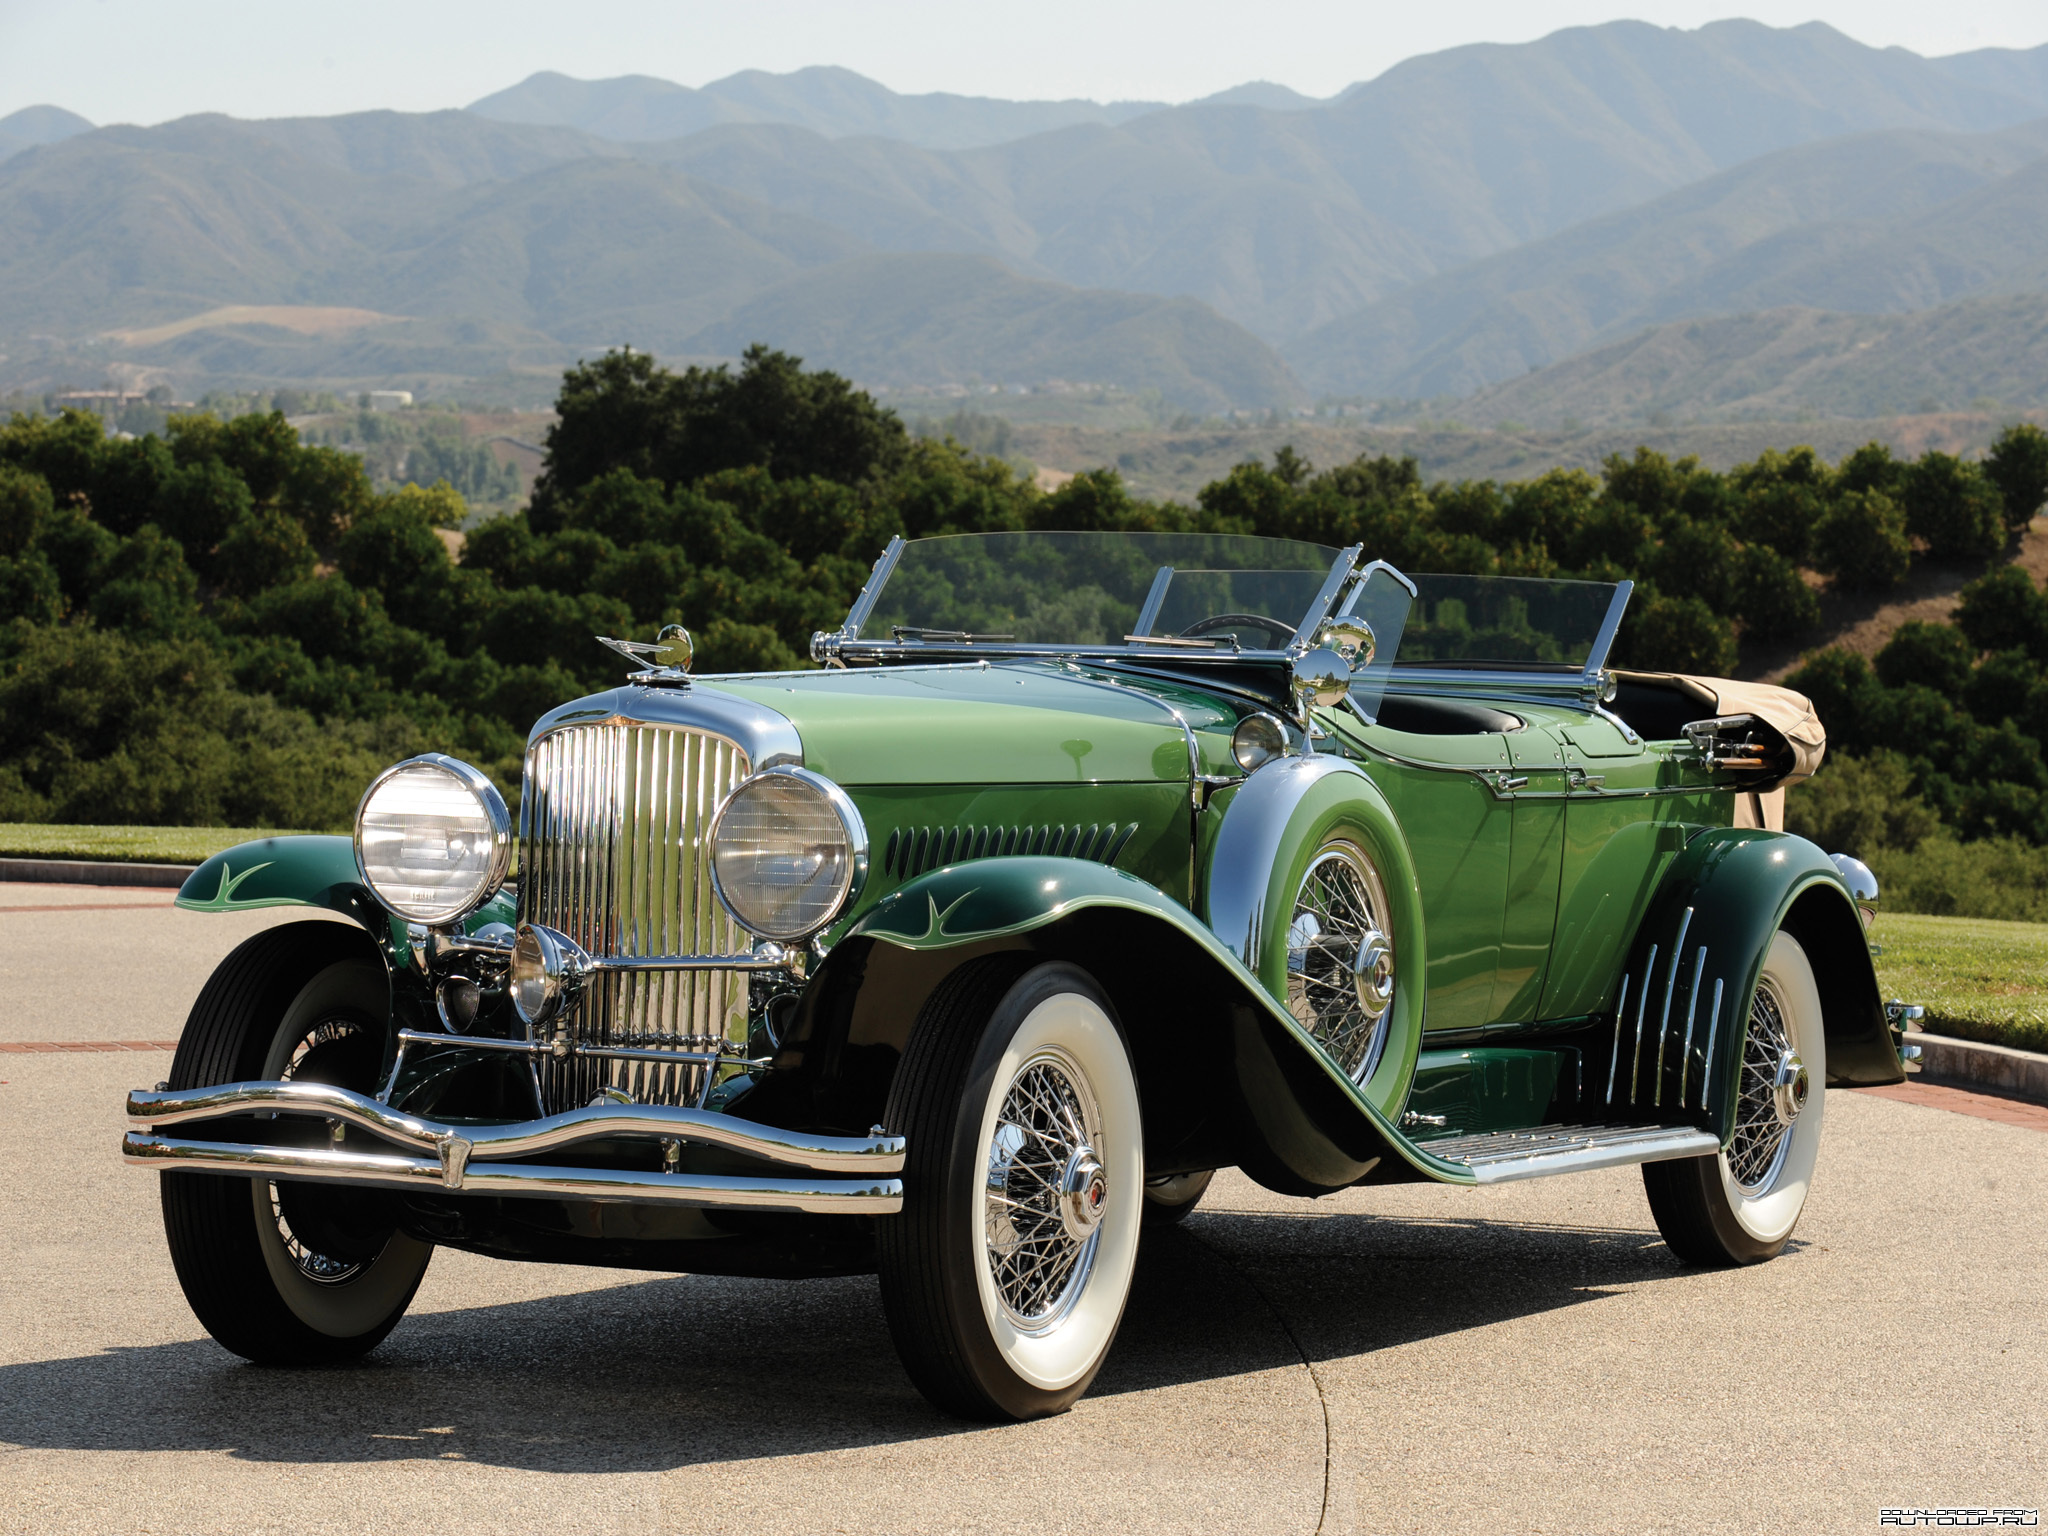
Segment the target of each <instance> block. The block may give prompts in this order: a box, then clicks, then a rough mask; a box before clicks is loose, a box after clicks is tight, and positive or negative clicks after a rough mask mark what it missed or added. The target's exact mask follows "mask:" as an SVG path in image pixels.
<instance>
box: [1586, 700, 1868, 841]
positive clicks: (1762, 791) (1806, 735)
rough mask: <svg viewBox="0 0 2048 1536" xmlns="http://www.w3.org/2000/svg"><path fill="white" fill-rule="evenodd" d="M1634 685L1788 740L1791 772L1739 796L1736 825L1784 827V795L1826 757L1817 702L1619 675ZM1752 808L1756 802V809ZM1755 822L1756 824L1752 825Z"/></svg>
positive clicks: (1823, 729) (1824, 737) (1823, 731)
mask: <svg viewBox="0 0 2048 1536" xmlns="http://www.w3.org/2000/svg"><path fill="white" fill-rule="evenodd" d="M1614 675H1615V676H1616V677H1619V678H1623V679H1626V680H1628V681H1630V682H1637V683H1651V684H1657V685H1661V686H1663V687H1666V688H1672V689H1676V690H1677V691H1678V692H1680V693H1682V694H1685V695H1686V696H1688V697H1689V698H1692V699H1695V700H1697V701H1698V702H1699V704H1700V706H1701V714H1702V718H1704V717H1705V716H1706V715H1755V716H1756V717H1757V719H1759V720H1761V721H1763V722H1764V724H1766V725H1768V726H1769V727H1770V728H1771V729H1772V730H1774V731H1776V732H1777V733H1778V734H1779V735H1780V736H1782V737H1784V738H1785V741H1786V744H1787V745H1788V746H1790V747H1791V748H1792V769H1791V771H1790V772H1789V773H1787V774H1786V775H1785V776H1784V777H1783V778H1781V779H1778V780H1777V781H1776V782H1774V783H1772V784H1769V785H1766V786H1763V787H1761V788H1758V789H1756V790H1753V791H1750V792H1749V793H1747V794H1744V795H1742V796H1740V797H1739V798H1738V800H1737V802H1736V825H1737V826H1757V827H1769V828H1771V829H1772V830H1773V831H1782V830H1783V829H1784V826H1785V790H1786V788H1787V787H1788V786H1790V785H1793V784H1797V783H1798V782H1799V781H1800V780H1801V779H1807V778H1811V777H1812V776H1813V774H1814V771H1815V770H1816V769H1818V768H1819V767H1820V762H1821V759H1822V758H1823V757H1825V756H1826V755H1827V750H1828V733H1827V728H1826V727H1825V726H1823V725H1822V724H1821V723H1820V716H1819V715H1818V714H1816V713H1815V712H1814V708H1813V700H1811V699H1809V698H1808V697H1807V696H1806V695H1805V694H1803V693H1794V692H1793V691H1792V690H1791V689H1790V688H1780V687H1778V686H1777V685H1776V684H1775V683H1745V682H1740V681H1738V680H1737V679H1735V678H1732V677H1691V676H1688V675H1687V674H1685V673H1683V672H1616V673H1615V674H1614ZM1752 802H1754V803H1753V804H1752ZM1751 818H1754V819H1751Z"/></svg>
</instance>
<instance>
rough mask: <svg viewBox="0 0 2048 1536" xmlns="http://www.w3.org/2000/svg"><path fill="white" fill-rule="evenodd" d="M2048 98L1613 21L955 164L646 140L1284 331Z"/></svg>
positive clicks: (737, 131)
mask: <svg viewBox="0 0 2048 1536" xmlns="http://www.w3.org/2000/svg"><path fill="white" fill-rule="evenodd" d="M2025 57H2028V58H2031V57H2032V55H2026V56H2025ZM2044 112H2048V99H2042V98H2041V97H2038V96H2033V95H2026V94H2015V93H2013V92H2008V91H2000V90H1994V89H1989V88H1984V87H1981V86H1974V85H1967V84H1964V83H1963V82H1961V81H1958V80H1956V79H1955V78H1953V77H1951V76H1950V75H1949V74H1947V73H1945V72H1943V70H1941V69H1940V68H1938V67H1936V65H1935V64H1934V63H1933V62H1932V61H1929V60H1926V59H1922V58H1919V57H1917V56H1916V55H1913V54H1909V53H1905V52H1903V51H1901V50H1896V49H1891V50H1879V49H1873V48H1866V47H1864V46H1863V45H1861V44H1859V43H1856V42H1854V41H1852V40H1851V39H1849V38H1846V37H1844V36H1842V35H1841V34H1840V33H1838V32H1835V31H1833V30H1832V29H1830V28H1828V27H1825V26H1821V25H1818V24H1813V25H1808V26H1803V27H1797V28H1792V29H1789V30H1774V29H1771V28H1767V27H1763V26H1761V25H1758V24H1757V23H1754V22H1735V21H1730V22H1716V23H1713V24H1711V25H1708V26H1706V27H1702V28H1700V29H1699V30H1697V31H1692V32H1685V31H1678V30H1675V29H1663V28H1658V27H1652V26H1648V25H1645V24H1642V23H1637V22H1613V23H1608V24H1606V25H1603V26H1598V27H1583V28H1573V29H1568V30H1566V31H1562V32H1558V33H1555V34H1552V35H1551V36H1549V37H1546V38H1543V39H1541V40H1540V41H1537V42H1534V43H1528V44H1520V45H1514V46H1505V45H1479V46H1474V47H1467V48H1455V49H1450V50H1447V51H1445V52H1442V53H1437V54H1431V55H1427V56H1425V57H1422V58H1417V59H1410V60H1408V61H1406V62H1404V63H1402V64H1399V65H1397V66H1395V67H1394V68H1393V69H1390V70H1388V71H1387V72H1386V73H1385V74H1384V75H1381V76H1380V77H1379V78H1377V79H1375V80H1372V81H1369V82H1367V83H1365V84H1362V85H1358V86H1354V87H1353V88H1352V89H1351V90H1349V91H1347V92H1345V93H1344V94H1343V95H1342V96H1340V97H1339V98H1337V99H1336V100H1335V101H1333V102H1331V103H1329V104H1328V105H1323V106H1316V107H1313V108H1309V109H1303V110H1291V111H1270V110H1264V109H1261V108H1256V107H1251V106H1243V105H1215V104H1201V103H1197V104H1193V105H1189V106H1185V107H1177V108H1172V109H1169V110H1164V111H1158V112H1152V113H1148V114H1146V115H1144V116H1140V117H1137V118H1134V119H1132V120H1130V121H1128V122H1125V123H1122V124H1119V125H1115V126H1109V125H1100V124H1096V125H1077V126H1074V127H1069V128H1066V129H1062V130H1059V131H1057V132H1051V133H1043V134H1036V135H1033V136H1031V137H1028V138H1025V139H1021V140H1018V141H1016V142H1014V143H1008V144H1002V145H996V146H991V147H988V148H983V149H976V150H972V151H966V152H961V153H953V154H937V153H933V152H930V151H926V150H922V149H919V148H917V147H915V146H912V145H907V144H899V143H894V142H890V141H886V140H864V139H856V140H834V139H827V138H824V137H822V136H818V137H815V138H811V139H809V140H805V139H803V138H802V137H801V136H798V135H795V134H793V133H792V132H791V130H789V129H788V128H786V127H779V126H772V125H760V126H746V125H742V126H735V127H727V128H724V129H720V130H718V131H717V132H716V133H715V134H711V135H704V136H700V138H697V139H687V140H684V141H682V142H681V143H680V144H678V145H674V146H656V147H654V148H652V149H650V150H647V151H644V152H647V153H653V154H657V155H660V156H662V157H664V158H670V157H675V158H678V159H679V160H680V161H681V162H682V163H686V164H687V166H688V168H689V170H690V171H691V173H692V174H693V175H696V176H699V177H702V178H703V179H705V180H708V181H715V182H718V183H720V184H721V185H728V186H732V187H734V188H735V189H736V190H741V191H745V192H747V193H748V194H749V195H750V196H756V197H761V198H763V199H765V200H767V201H771V202H775V203H776V204H777V205H778V206H786V207H791V208H793V209H798V210H801V211H804V212H807V213H811V214H813V215H814V216H827V215H824V214H823V209H824V208H826V207H828V206H848V207H853V208H857V209H858V210H859V212H860V216H861V217H863V218H865V219H867V220H868V221H869V223H868V224H867V225H866V226H864V235H865V237H866V238H869V239H871V240H875V241H876V242H877V243H878V244H883V245H887V246H891V247H898V248H900V245H901V244H903V243H908V242H910V241H917V242H922V244H921V247H920V248H931V246H930V242H932V241H933V240H936V239H943V240H944V241H945V242H946V244H947V247H948V248H951V249H980V250H986V251H989V252H990V253H992V254H995V255H998V256H1001V257H1002V258H1003V259H1004V260H1005V261H1006V262H1008V263H1010V264H1011V265H1013V266H1015V267H1017V268H1018V269H1019V270H1022V271H1026V272H1030V273H1033V274H1035V275H1041V276H1048V277H1054V278H1057V279H1060V280H1062V281H1065V282H1070V283H1075V284H1079V285H1082V286H1088V287H1115V288H1128V289H1135V290H1139V291H1144V292H1153V293H1162V294H1169V295H1171V294H1189V295H1192V296H1194V297H1197V298H1200V299H1202V300H1204V301H1205V302H1207V303H1209V304H1210V305H1212V306H1213V307H1214V308H1215V309H1217V310H1218V311H1219V312H1220V313H1222V314H1225V315H1227V316H1230V317H1231V318H1233V319H1236V320H1238V321H1239V322H1241V323H1242V324H1244V325H1246V326H1247V327H1248V328H1250V329H1251V330H1253V331H1255V332H1257V333H1258V334H1260V335H1262V336H1265V337H1267V338H1268V339H1269V340H1285V339H1286V338H1289V337H1292V336H1296V335H1298V334H1300V333H1302V332H1305V331H1308V330H1311V329H1313V328H1314V327H1316V326H1318V325H1321V324H1323V323H1325V322H1327V321H1330V320H1333V319H1335V318H1337V317H1339V316H1342V315H1345V314H1349V313H1351V312H1353V311H1355V310H1357V309H1359V308H1360V307H1361V306H1363V305H1365V304H1368V303H1370V302H1372V301H1374V300H1376V299H1379V298H1383V297H1385V296H1387V295H1389V294H1391V293H1393V292H1394V291H1396V290H1397V289H1399V288H1402V287H1405V286H1406V285H1407V284H1409V283H1412V282H1417V281H1420V280H1423V279H1425V278H1429V277H1431V276H1434V275H1436V274H1438V273H1441V272H1446V271H1449V270H1451V269H1453V268H1456V267H1459V266H1462V265H1464V264H1465V263H1468V262H1471V261H1475V260H1478V259H1481V258H1484V257H1487V256H1490V255H1493V254H1495V253H1497V252H1500V251H1504V250H1508V249H1511V248H1513V247H1515V246H1519V245H1522V244H1524V243H1526V242H1528V241H1530V240H1536V239H1541V238H1543V237H1545V236H1548V235H1551V234H1555V233H1557V232H1559V231H1561V230H1564V229H1566V228H1569V227H1571V226H1573V225H1576V224H1579V223H1582V222H1583V221H1585V220H1588V219H1592V218H1597V217H1599V216H1602V215H1604V214H1608V213H1612V212H1615V211H1617V210H1620V209H1624V208H1628V207H1631V206H1634V205H1636V204H1639V203H1642V202H1644V201H1645V200H1648V199H1651V198H1654V197H1657V196H1659V195H1661V194H1663V193H1666V192H1669V191H1671V190H1673V189H1675V188H1678V187H1682V186H1685V185H1688V184H1690V183H1692V182H1694V181H1697V180H1699V179H1700V178H1702V177H1706V176H1710V175H1712V174H1714V173H1716V172H1717V171H1721V170H1725V169H1729V168H1731V167H1733V166H1736V165H1738V164H1741V163H1743V162H1745V161H1748V160H1751V159H1753V158H1755V157H1756V156H1758V155H1763V154H1768V153H1771V152H1773V151H1776V150H1780V149H1784V148H1789V147H1791V146H1795V145H1802V144H1810V143H1814V142H1817V141H1820V140H1824V139H1829V138H1835V137H1839V136H1842V135H1845V134H1852V133H1857V132H1863V131H1871V130H1879V129H1916V130H1921V131H1936V132H1942V131H1946V132H1963V133H1982V132H1987V131H1991V130H1994V129H1997V128H2002V127H2008V126H2011V125H2014V124H2017V123H2021V122H2024V121H2027V120H2028V119H2031V118H2036V117H2039V116H2041V115H2042V114H2043V113H2044ZM877 224H881V225H885V226H888V227H890V228H893V229H900V230H903V231H905V233H904V234H903V235H902V236H900V237H896V236H891V235H888V234H884V233H881V232H878V230H877V229H876V228H875V227H874V226H875V225H877ZM942 231H943V233H941V232H942Z"/></svg>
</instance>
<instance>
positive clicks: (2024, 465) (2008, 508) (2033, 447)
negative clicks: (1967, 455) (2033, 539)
mask: <svg viewBox="0 0 2048 1536" xmlns="http://www.w3.org/2000/svg"><path fill="white" fill-rule="evenodd" d="M1984 474H1985V476H1986V477H1987V478H1988V479H1989V480H1990V481H1991V483H1992V484H1993V485H1995V486H1997V487H1998V496H1999V501H2000V504H2001V510H2002V511H2003V512H2004V515H2005V526H2006V527H2008V528H2024V527H2026V526H2027V524H2028V523H2030V522H2032V521H2033V519H2034V517H2035V515H2036V514H2037V513H2039V512H2040V510H2041V507H2042V505H2043V504H2044V503H2048V432H2043V431H2042V430H2041V429H2040V428H2039V427H2036V426H2032V425H2030V424H2027V423H2021V424H2020V425H2018V426H2012V427H2007V428H2006V429H2005V430H2004V431H2003V432H2001V433H1999V435H1998V441H1997V442H1995V443H1993V444H1992V445H1991V452H1990V453H1988V454H1986V455H1985V456H1984Z"/></svg>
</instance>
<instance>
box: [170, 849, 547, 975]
mask: <svg viewBox="0 0 2048 1536" xmlns="http://www.w3.org/2000/svg"><path fill="white" fill-rule="evenodd" d="M177 904H178V905H179V906H181V907H183V908H185V909H186V910H187V911H189V912H247V911H253V910H254V909H256V908H258V907H320V908H324V909H325V910H327V911H329V912H335V913H339V914H340V915H341V916H343V917H347V918H350V919H352V920H353V921H355V922H358V923H360V924H362V925H363V927H364V928H365V929H367V930H368V931H369V933H370V935H371V937H373V938H375V939H376V940H377V941H378V943H379V944H380V945H381V946H382V947H383V948H384V950H385V951H386V956H387V958H388V959H390V960H391V961H393V963H396V964H404V963H405V956H406V955H407V953H408V946H407V944H406V942H405V923H404V921H403V920H402V919H401V918H398V917H395V916H393V915H392V913H391V912H390V911H389V910H388V909H387V908H386V907H385V906H384V905H383V904H382V903H381V902H379V901H378V900H377V898H376V897H374V896H372V895H371V894H370V892H369V888H368V887H366V886H365V885H364V884H363V877H362V873H361V871H359V870H358V869H357V868H356V852H355V843H354V841H353V840H352V839H350V838H346V837H265V838H259V839H257V840H256V841H255V842H251V843H238V844H236V845H235V846H234V847H232V848H229V849H227V850H225V851H224V852H221V853H216V854H214V855H213V856H212V857H211V858H209V859H207V860H206V861H205V862H204V863H202V864H201V865H200V866H199V867H198V868H197V869H195V870H193V871H192V873H191V874H190V875H188V876H187V877H186V879H185V883H184V884H183V885H182V886H180V887H179V888H178V897H177ZM514 905H515V904H514V902H513V900H512V897H511V895H510V893H509V892H506V891H500V892H498V893H497V894H496V895H495V896H493V897H491V899H490V900H488V901H486V902H485V903H484V904H483V906H482V907H481V908H480V909H478V910H477V911H476V912H474V913H472V914H471V915H470V916H469V917H468V918H467V919H466V920H465V922H464V926H465V927H467V928H472V929H473V928H475V927H476V926H478V925H479V924H482V923H488V922H504V923H509V922H513V921H515V920H516V919H515V917H514V915H513V909H514Z"/></svg>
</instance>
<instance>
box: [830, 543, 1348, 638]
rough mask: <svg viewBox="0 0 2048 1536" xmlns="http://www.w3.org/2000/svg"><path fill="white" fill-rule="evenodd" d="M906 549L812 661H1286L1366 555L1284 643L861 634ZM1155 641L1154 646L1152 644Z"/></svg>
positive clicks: (1333, 583)
mask: <svg viewBox="0 0 2048 1536" xmlns="http://www.w3.org/2000/svg"><path fill="white" fill-rule="evenodd" d="M906 547H907V545H906V541H905V540H904V538H903V537H902V535H900V534H899V535H897V536H895V537H893V538H891V539H890V540H889V544H888V547H887V548H885V549H884V550H883V551H882V553H881V556H880V558H878V559H877V560H876V561H875V565H874V569H873V570H872V571H871V572H870V573H869V575H868V580H867V584H866V585H865V586H863V587H862V588H861V590H860V596H858V597H857V598H855V599H854V603H853V607H852V608H851V609H850V610H849V611H848V612H847V615H846V622H845V623H843V624H841V625H840V626H839V628H838V629H837V630H820V631H819V632H818V633H816V634H814V635H812V636H811V659H812V660H813V661H815V662H818V663H819V664H821V665H824V666H841V667H843V666H845V665H847V664H848V663H849V662H866V663H871V664H872V663H882V662H892V661H893V662H906V661H917V662H934V661H937V662H945V661H986V660H996V659H1000V658H1004V657H1010V658H1018V659H1051V658H1063V659H1072V660H1076V661H1132V660H1139V659H1145V660H1152V661H1171V662H1172V663H1173V664H1175V665H1176V666H1188V665H1193V666H1245V665H1259V664H1270V665H1276V666H1285V665H1287V664H1288V663H1289V662H1291V661H1292V660H1293V659H1294V658H1295V657H1296V656H1299V655H1301V654H1303V653H1304V652H1306V651H1308V650H1310V649H1311V648H1312V647H1313V645H1314V643H1315V635H1316V632H1317V631H1318V630H1319V629H1320V628H1321V626H1322V623H1323V621H1324V620H1325V619H1327V618H1328V617H1329V615H1330V613H1331V611H1332V610H1333V609H1334V608H1335V607H1336V606H1337V604H1338V601H1339V599H1340V598H1341V597H1342V596H1343V595H1344V593H1345V590H1346V588H1347V586H1348V584H1349V583H1350V582H1351V581H1352V579H1353V578H1354V577H1355V576H1357V574H1358V559H1359V556H1360V555H1362V554H1363V553H1364V552H1365V546H1364V545H1363V544H1354V545H1352V546H1351V547H1350V548H1349V549H1342V550H1339V551H1338V552H1337V556H1336V558H1335V559H1334V560H1332V561H1331V562H1330V569H1329V572H1328V573H1327V574H1326V575H1325V576H1324V578H1323V585H1322V587H1321V589H1320V590H1319V591H1318V592H1317V594H1316V597H1315V600H1314V601H1313V602H1311V603H1310V604H1309V607H1308V611H1307V612H1306V613H1305V614H1303V615H1302V620H1301V623H1300V624H1299V625H1298V626H1296V629H1295V632H1294V634H1293V636H1292V637H1290V639H1289V640H1288V642H1287V644H1286V645H1285V646H1276V647H1272V648H1261V649H1256V650H1254V649H1250V648H1247V647H1243V646H1240V645H1239V644H1238V643H1237V642H1236V641H1235V640H1226V641H1219V642H1218V643H1216V644H1214V645H1211V646H1207V647H1204V646H1201V645H1199V644H1196V643H1190V642H1189V641H1186V640H1180V639H1177V638H1175V637H1173V636H1170V635H1157V636H1145V637H1144V638H1143V639H1140V640H1126V641H1124V642H1123V643H1121V644H1118V645H1081V644H1065V643H1060V642H1049V641H1022V640H979V639H973V638H970V637H966V636H962V637H960V638H958V639H946V640H906V639H898V638H894V637H892V638H890V639H887V640H882V639H863V638H861V636H860V629H861V626H862V625H863V624H865V623H866V622H867V620H868V618H869V617H870V616H871V615H872V614H873V612H874V610H875V605H876V604H877V603H878V602H879V601H880V600H881V596H882V589H883V587H884V586H886V585H887V583H888V580H889V577H890V576H891V575H892V574H893V573H894V572H895V569H896V566H897V563H898V562H899V561H900V560H901V559H902V558H903V551H904V549H905V548H906ZM1172 576H1173V570H1172V568H1171V567H1170V566H1163V567H1161V568H1160V570H1159V572H1158V574H1157V575H1155V576H1154V577H1153V581H1152V588H1151V590H1150V591H1149V592H1148V593H1147V595H1146V599H1145V611H1146V613H1147V614H1148V615H1156V613H1157V612H1158V609H1159V606H1160V604H1161V602H1162V601H1163V599H1164V596H1165V588H1166V584H1167V582H1169V581H1170V580H1171V579H1172ZM1147 640H1154V641H1157V643H1156V644H1146V643H1145V641H1147Z"/></svg>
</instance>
